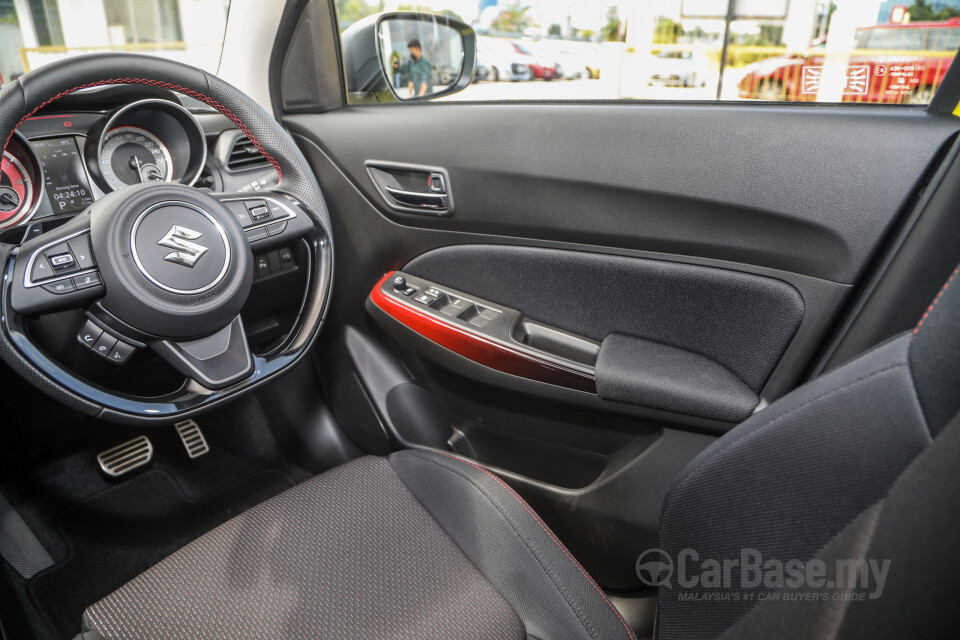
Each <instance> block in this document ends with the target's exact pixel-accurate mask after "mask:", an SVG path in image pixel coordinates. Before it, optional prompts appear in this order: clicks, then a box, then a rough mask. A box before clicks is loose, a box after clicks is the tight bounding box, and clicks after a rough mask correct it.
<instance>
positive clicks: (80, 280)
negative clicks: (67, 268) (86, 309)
mask: <svg viewBox="0 0 960 640" xmlns="http://www.w3.org/2000/svg"><path fill="white" fill-rule="evenodd" d="M72 280H73V285H74V286H75V287H76V288H77V291H79V290H81V289H89V288H90V287H96V286H99V285H101V284H103V278H101V277H100V274H99V273H97V272H96V271H94V272H92V273H85V274H83V275H81V276H74V277H73V278H72Z"/></svg>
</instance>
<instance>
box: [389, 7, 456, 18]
mask: <svg viewBox="0 0 960 640" xmlns="http://www.w3.org/2000/svg"><path fill="white" fill-rule="evenodd" d="M397 11H419V12H421V13H439V14H441V15H445V16H447V17H448V18H455V19H457V20H460V21H462V20H463V18H461V17H460V14H459V13H457V12H456V11H454V10H453V9H441V10H437V9H434V8H433V7H428V6H426V5H422V4H401V5H400V6H398V7H397Z"/></svg>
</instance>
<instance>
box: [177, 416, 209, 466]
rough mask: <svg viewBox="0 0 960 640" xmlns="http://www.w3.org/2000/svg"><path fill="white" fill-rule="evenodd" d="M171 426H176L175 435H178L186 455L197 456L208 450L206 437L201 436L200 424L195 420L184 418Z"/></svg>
mask: <svg viewBox="0 0 960 640" xmlns="http://www.w3.org/2000/svg"><path fill="white" fill-rule="evenodd" d="M173 426H174V427H176V428H177V435H179V436H180V441H181V442H183V447H184V448H185V449H186V450H187V455H188V456H190V457H191V458H199V457H200V456H202V455H203V454H205V453H208V452H209V451H210V445H208V444H207V439H206V438H204V437H203V431H200V425H198V424H197V423H196V422H194V421H193V420H184V421H183V422H178V423H177V424H175V425H173Z"/></svg>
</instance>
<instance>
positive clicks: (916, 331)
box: [913, 267, 960, 335]
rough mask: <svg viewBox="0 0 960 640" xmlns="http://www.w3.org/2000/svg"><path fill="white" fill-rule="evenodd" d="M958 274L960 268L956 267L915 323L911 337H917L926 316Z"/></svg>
mask: <svg viewBox="0 0 960 640" xmlns="http://www.w3.org/2000/svg"><path fill="white" fill-rule="evenodd" d="M958 272H960V267H957V268H956V269H954V270H953V273H951V274H950V277H949V278H947V281H946V282H944V283H943V287H941V288H940V293H938V294H937V297H936V298H934V299H933V302H931V303H930V306H929V307H927V312H926V313H924V314H923V317H922V318H920V322H918V323H917V327H916V329H914V330H913V335H917V333H919V331H920V327H922V326H923V323H924V321H925V320H926V319H927V316H929V315H930V312H931V311H933V308H934V307H935V306H937V303H938V302H940V298H942V297H943V294H944V293H946V292H947V289H949V288H950V282H952V281H953V279H954V277H956V275H957V273H958Z"/></svg>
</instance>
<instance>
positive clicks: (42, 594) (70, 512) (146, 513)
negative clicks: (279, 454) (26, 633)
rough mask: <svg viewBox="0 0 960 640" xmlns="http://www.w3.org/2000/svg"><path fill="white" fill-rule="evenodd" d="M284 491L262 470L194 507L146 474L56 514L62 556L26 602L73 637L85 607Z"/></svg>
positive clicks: (165, 478)
mask: <svg viewBox="0 0 960 640" xmlns="http://www.w3.org/2000/svg"><path fill="white" fill-rule="evenodd" d="M290 486H292V483H291V481H290V479H289V478H288V477H287V476H286V475H285V474H283V473H281V472H279V471H276V470H272V469H268V470H264V471H260V472H257V473H255V474H253V475H250V476H248V477H246V478H244V479H242V480H239V481H237V482H235V483H233V484H231V485H229V486H227V487H225V488H224V489H221V490H220V491H217V492H215V493H212V494H209V495H207V496H206V497H204V498H203V499H201V500H196V501H194V500H190V499H189V498H188V497H187V496H185V495H184V493H183V492H182V491H181V489H180V487H179V486H178V484H177V483H176V482H175V481H174V479H173V478H172V477H171V475H170V474H168V473H167V472H166V471H162V470H152V471H148V472H146V473H144V474H143V475H141V476H139V477H137V478H133V479H131V480H128V481H126V482H124V483H123V484H120V485H117V486H115V487H112V488H110V489H107V490H105V491H102V492H101V493H98V494H96V495H94V496H92V497H90V498H88V499H86V500H83V501H82V502H79V503H77V504H75V505H73V506H72V507H70V508H68V509H67V510H66V511H64V512H63V514H62V515H61V516H60V518H59V521H58V529H59V532H60V534H61V535H62V537H63V539H64V540H65V541H66V542H67V544H68V545H69V549H70V551H69V555H68V557H67V558H66V560H65V561H64V562H62V563H60V564H58V565H56V566H54V567H51V568H50V569H48V570H46V571H44V572H43V573H40V574H38V575H37V576H36V577H34V578H33V579H32V580H31V581H30V582H29V583H28V585H27V589H28V592H29V594H30V598H31V600H32V601H33V603H34V604H35V606H36V607H37V609H38V610H39V611H40V612H41V614H42V615H43V617H44V618H45V620H46V622H47V623H48V625H49V626H50V628H51V630H53V631H54V632H55V633H56V634H57V635H59V636H60V637H62V638H65V639H68V638H73V637H74V636H75V635H76V634H77V633H78V632H79V631H80V618H81V615H82V614H83V611H84V609H86V607H87V606H89V605H90V604H92V603H94V602H96V601H97V600H99V599H100V598H102V597H104V596H106V595H108V594H109V593H111V592H112V591H113V590H115V589H116V588H118V587H120V586H121V585H123V584H124V583H125V582H127V581H128V580H130V579H131V578H133V577H135V576H137V575H138V574H140V573H141V572H143V571H144V570H145V569H147V568H149V567H150V566H152V565H154V564H156V563H157V562H159V561H160V560H162V559H163V558H164V557H166V556H167V555H169V554H171V553H173V552H174V551H176V550H177V549H179V548H180V547H182V546H183V545H185V544H187V543H188V542H190V541H191V540H194V539H196V538H197V537H199V536H201V535H202V534H204V533H206V532H207V531H209V530H211V529H213V528H214V527H216V526H217V525H219V524H221V523H223V522H225V521H227V520H229V519H230V518H232V517H233V516H235V515H237V514H238V513H240V512H241V511H244V510H245V509H248V508H250V507H251V506H253V505H255V504H258V503H259V502H262V501H263V500H266V499H267V498H270V497H272V496H274V495H276V494H277V493H279V492H281V491H283V490H285V489H287V488H289V487H290Z"/></svg>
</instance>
